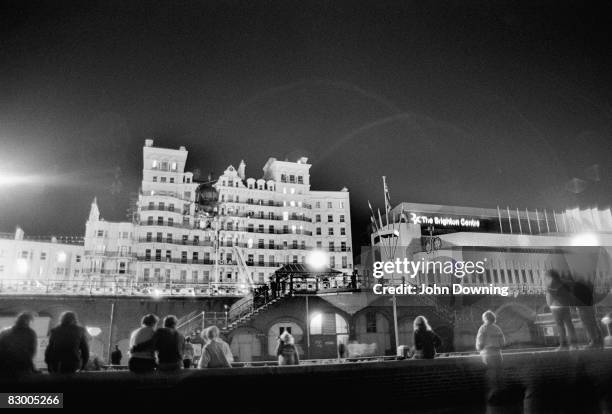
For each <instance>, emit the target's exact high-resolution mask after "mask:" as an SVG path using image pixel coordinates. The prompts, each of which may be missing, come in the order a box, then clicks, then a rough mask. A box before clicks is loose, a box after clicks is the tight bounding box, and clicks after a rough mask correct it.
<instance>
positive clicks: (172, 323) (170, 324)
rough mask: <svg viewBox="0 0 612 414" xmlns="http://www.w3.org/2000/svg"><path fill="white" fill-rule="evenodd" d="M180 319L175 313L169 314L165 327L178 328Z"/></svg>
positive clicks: (165, 319) (165, 320)
mask: <svg viewBox="0 0 612 414" xmlns="http://www.w3.org/2000/svg"><path fill="white" fill-rule="evenodd" d="M177 322H178V320H177V319H176V316H174V315H168V316H166V317H165V318H164V328H172V329H174V328H176V324H177Z"/></svg>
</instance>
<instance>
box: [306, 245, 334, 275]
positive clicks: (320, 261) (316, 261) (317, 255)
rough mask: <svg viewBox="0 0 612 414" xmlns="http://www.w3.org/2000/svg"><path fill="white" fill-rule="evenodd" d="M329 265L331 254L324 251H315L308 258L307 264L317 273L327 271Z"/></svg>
mask: <svg viewBox="0 0 612 414" xmlns="http://www.w3.org/2000/svg"><path fill="white" fill-rule="evenodd" d="M328 263H329V254H327V252H325V251H323V250H313V251H311V252H310V253H309V254H308V256H306V264H307V265H308V266H310V267H311V268H312V269H313V270H316V271H320V270H323V269H325V268H326V267H327V264H328Z"/></svg>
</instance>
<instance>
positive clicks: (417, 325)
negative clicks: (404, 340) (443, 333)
mask: <svg viewBox="0 0 612 414" xmlns="http://www.w3.org/2000/svg"><path fill="white" fill-rule="evenodd" d="M413 328H414V334H413V339H414V351H415V353H414V357H415V358H416V359H432V358H434V357H435V356H436V350H437V349H438V348H440V347H441V346H442V341H441V340H440V337H439V336H438V335H437V334H436V333H435V332H434V331H433V329H431V326H429V323H428V322H427V319H426V318H425V317H424V316H417V317H416V318H415V319H414V326H413Z"/></svg>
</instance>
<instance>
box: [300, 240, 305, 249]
mask: <svg viewBox="0 0 612 414" xmlns="http://www.w3.org/2000/svg"><path fill="white" fill-rule="evenodd" d="M300 249H302V250H306V242H305V241H304V240H302V241H301V242H300Z"/></svg>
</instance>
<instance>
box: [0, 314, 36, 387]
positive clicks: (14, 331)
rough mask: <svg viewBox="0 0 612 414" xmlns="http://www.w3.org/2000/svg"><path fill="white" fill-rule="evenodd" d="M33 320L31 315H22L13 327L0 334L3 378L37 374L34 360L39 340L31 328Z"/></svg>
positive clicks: (0, 359)
mask: <svg viewBox="0 0 612 414" xmlns="http://www.w3.org/2000/svg"><path fill="white" fill-rule="evenodd" d="M33 320H34V316H32V314H31V313H29V312H24V313H21V314H20V315H19V316H17V319H16V320H15V324H14V325H13V326H12V327H10V328H6V329H3V330H2V332H0V375H1V376H20V375H24V374H31V373H33V372H36V368H34V362H33V360H34V356H35V355H36V349H37V347H38V339H37V337H36V332H34V330H33V329H32V328H30V324H31V323H32V321H33Z"/></svg>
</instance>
